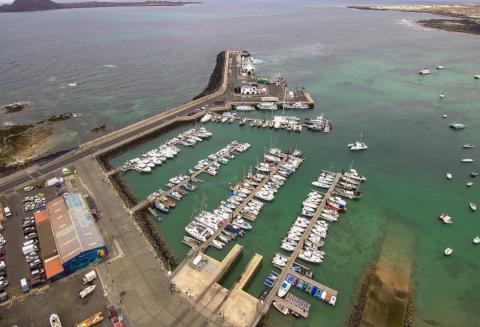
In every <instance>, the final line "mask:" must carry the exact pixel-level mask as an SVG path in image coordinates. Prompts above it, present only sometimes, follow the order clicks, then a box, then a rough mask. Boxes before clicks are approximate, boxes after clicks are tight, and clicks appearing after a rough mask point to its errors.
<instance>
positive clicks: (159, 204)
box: [155, 201, 170, 213]
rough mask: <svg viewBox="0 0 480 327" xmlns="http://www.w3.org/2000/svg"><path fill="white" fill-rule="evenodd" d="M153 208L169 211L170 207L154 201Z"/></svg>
mask: <svg viewBox="0 0 480 327" xmlns="http://www.w3.org/2000/svg"><path fill="white" fill-rule="evenodd" d="M155 209H157V210H158V211H160V212H163V213H168V212H169V211H170V207H169V206H167V205H166V204H165V203H163V202H161V201H157V202H155Z"/></svg>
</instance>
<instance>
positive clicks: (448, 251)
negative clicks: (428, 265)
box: [443, 248, 453, 257]
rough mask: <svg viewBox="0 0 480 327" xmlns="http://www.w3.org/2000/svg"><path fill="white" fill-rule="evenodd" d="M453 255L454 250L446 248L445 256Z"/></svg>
mask: <svg viewBox="0 0 480 327" xmlns="http://www.w3.org/2000/svg"><path fill="white" fill-rule="evenodd" d="M452 253H453V249H452V248H446V249H445V251H443V254H445V255H446V256H447V257H448V256H449V255H451V254H452Z"/></svg>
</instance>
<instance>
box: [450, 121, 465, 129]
mask: <svg viewBox="0 0 480 327" xmlns="http://www.w3.org/2000/svg"><path fill="white" fill-rule="evenodd" d="M448 126H449V127H450V128H452V129H455V130H458V129H464V128H465V127H466V126H465V125H464V124H462V123H457V122H453V123H450V125H448Z"/></svg>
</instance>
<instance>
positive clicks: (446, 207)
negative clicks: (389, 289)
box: [0, 1, 480, 326]
mask: <svg viewBox="0 0 480 327" xmlns="http://www.w3.org/2000/svg"><path fill="white" fill-rule="evenodd" d="M250 4H251V3H250ZM336 5H337V3H333V4H330V3H327V4H323V3H322V4H321V5H320V4H318V3H312V2H309V1H305V2H289V1H282V2H278V3H276V5H275V6H272V5H271V3H270V2H268V1H266V2H255V4H254V5H253V6H252V5H244V2H242V3H224V2H221V3H220V4H218V3H217V2H216V3H207V4H204V5H199V6H189V7H185V8H167V9H165V10H163V9H162V10H153V9H150V8H134V9H128V10H125V9H111V10H110V9H102V10H89V9H86V10H72V11H65V12H60V11H56V12H45V13H25V14H22V18H23V19H17V17H18V16H15V15H2V19H1V20H0V27H1V28H2V31H3V33H2V34H1V35H0V43H1V44H2V45H6V46H2V51H1V52H0V62H2V64H1V65H0V73H1V75H2V79H0V89H1V90H2V92H1V94H0V103H2V104H3V103H9V102H12V101H18V100H31V101H32V106H31V108H30V109H29V110H26V111H25V112H22V113H18V114H12V115H8V116H6V115H4V114H2V116H1V121H2V122H3V121H7V120H12V121H25V122H30V121H35V120H38V119H39V118H42V117H45V116H47V115H49V114H51V113H60V112H65V111H72V112H81V113H82V114H83V115H82V116H81V117H80V118H78V119H76V120H72V121H70V122H67V123H66V124H65V125H60V131H58V133H62V135H66V136H65V137H64V138H62V142H63V146H70V145H71V144H72V143H75V142H78V140H84V139H88V138H92V137H94V135H93V134H91V133H89V132H88V127H89V126H91V125H92V124H98V123H106V124H107V126H108V127H109V128H110V129H117V128H119V127H121V126H125V125H127V124H129V123H131V122H133V121H136V120H138V119H141V118H142V117H146V116H149V115H153V114H155V113H158V112H161V111H164V110H167V109H168V108H170V107H171V106H173V105H176V104H179V103H182V102H184V101H186V100H188V99H190V98H192V97H193V96H194V95H196V94H197V93H198V92H199V91H200V90H201V89H202V88H203V86H204V85H205V84H206V80H207V78H208V75H209V73H210V71H211V69H212V68H213V64H214V57H215V55H216V54H217V53H218V52H219V51H221V50H223V49H228V48H232V49H238V48H244V49H248V50H250V51H251V52H252V53H253V54H254V55H255V56H257V57H259V58H261V59H263V60H264V63H263V64H262V65H260V66H259V67H258V68H259V70H260V71H262V72H265V74H273V73H281V74H283V75H284V76H285V77H286V78H287V79H288V82H289V86H290V87H291V88H296V87H301V86H305V87H306V88H307V89H308V90H309V92H310V93H311V94H312V96H313V97H314V99H315V100H316V108H315V109H314V111H312V112H308V113H305V114H300V115H301V116H303V115H311V116H313V115H317V114H319V113H321V112H324V113H325V114H326V116H327V117H328V118H329V119H331V120H332V121H333V124H334V128H333V131H332V133H331V134H330V135H323V134H313V133H310V132H309V131H305V132H303V133H302V134H300V135H299V134H288V133H287V132H282V131H279V132H275V131H271V130H260V129H253V128H250V127H244V128H240V127H238V126H232V125H228V126H227V125H214V124H212V123H210V124H207V125H206V127H207V128H208V129H209V130H210V131H212V132H213V133H214V136H213V137H212V139H211V140H210V141H207V142H204V143H202V144H199V145H197V146H195V147H193V148H189V149H183V150H182V152H181V153H180V154H179V156H178V158H177V160H175V161H170V162H168V163H167V164H165V165H164V166H162V168H157V169H156V170H154V172H152V173H151V174H150V175H140V174H137V173H134V172H130V173H127V174H125V178H126V179H127V180H128V182H129V184H130V185H131V187H132V189H133V191H134V192H135V194H136V195H137V196H138V197H139V198H143V197H144V196H145V195H147V194H149V193H150V192H152V191H153V190H155V189H157V188H159V187H164V186H163V184H164V183H165V182H166V180H168V179H169V178H170V177H171V176H173V175H178V174H179V173H182V172H184V171H185V170H187V169H188V168H191V167H193V165H194V164H195V163H196V162H197V161H198V160H199V159H202V158H205V157H206V156H207V155H208V154H210V153H212V152H214V151H217V150H218V149H220V148H222V147H223V146H225V145H226V144H227V143H229V142H230V141H231V140H233V139H238V140H240V141H244V142H249V143H251V144H252V145H253V147H252V148H251V149H250V150H249V151H247V152H245V153H243V154H240V155H238V156H237V158H236V159H235V160H233V161H232V162H231V163H229V164H228V165H227V166H222V168H221V170H220V173H219V174H218V175H217V176H216V177H212V176H209V175H204V176H201V177H200V178H201V179H202V180H204V181H205V183H199V184H198V185H199V189H198V191H196V192H194V193H193V194H191V195H189V196H188V197H187V198H186V199H185V200H183V201H181V202H180V203H179V204H178V208H176V209H175V210H174V211H173V212H172V213H171V214H169V215H168V216H166V217H165V219H164V221H163V222H161V223H160V224H159V229H160V230H161V231H163V233H164V235H165V237H166V238H167V241H168V243H169V244H170V246H171V248H172V251H173V252H174V253H175V254H176V255H177V256H179V257H180V258H181V257H182V256H183V255H184V254H185V253H186V251H187V250H188V249H187V247H185V246H184V245H183V244H181V242H180V240H181V238H182V237H183V235H184V231H183V228H184V226H185V225H186V224H187V223H188V221H190V219H191V217H192V215H193V213H194V212H196V211H198V210H200V208H201V207H202V205H203V206H204V207H206V208H207V209H211V208H213V207H215V206H217V205H218V203H219V201H220V200H221V199H223V198H224V197H225V192H226V189H227V186H228V184H229V183H231V182H234V181H236V180H238V179H239V178H240V177H241V176H242V174H243V173H244V171H246V170H247V169H248V168H249V167H250V166H251V165H253V164H255V163H256V161H257V158H259V157H260V156H261V154H262V152H263V150H264V148H267V147H269V146H270V145H275V146H278V147H281V148H292V147H298V148H300V149H301V150H302V151H304V153H305V156H306V160H305V162H304V164H303V165H302V166H301V167H300V169H299V170H298V171H297V172H296V173H295V174H294V175H293V176H292V177H291V178H290V179H289V180H288V181H287V183H286V184H285V186H284V187H283V188H282V189H281V190H280V191H279V192H278V195H277V197H276V199H275V201H274V202H272V203H271V204H267V205H266V207H265V209H264V211H263V212H262V214H261V215H260V216H259V217H258V219H257V221H256V222H255V223H254V229H253V230H252V231H251V232H249V233H248V234H247V236H246V237H245V238H243V239H241V240H240V244H242V245H244V254H243V256H242V259H241V260H240V261H239V262H238V264H237V265H236V266H235V269H234V270H233V271H232V272H231V274H230V275H229V276H228V277H227V278H226V280H225V281H224V282H223V284H224V285H225V286H226V287H230V286H231V285H232V284H233V282H234V280H235V278H236V277H237V276H238V275H239V273H240V272H241V271H242V269H243V267H244V266H245V264H246V263H247V262H248V260H249V259H250V258H251V257H252V255H253V254H254V253H255V252H258V253H260V254H262V255H263V256H264V263H263V266H262V269H261V271H260V272H259V273H258V274H257V277H256V278H255V279H254V280H253V282H252V283H251V284H250V285H249V287H248V289H247V291H248V292H250V293H251V294H252V295H255V296H257V295H258V294H259V293H260V291H261V289H262V281H263V278H264V276H265V275H266V273H267V272H268V271H269V270H270V269H271V265H270V260H271V258H272V255H273V253H275V252H277V251H279V245H280V240H281V238H282V236H283V234H284V233H286V231H287V230H288V227H289V226H290V224H291V223H292V221H293V220H294V219H295V217H296V216H297V214H298V210H299V204H300V202H301V201H302V200H303V199H304V197H305V196H306V194H307V193H308V192H309V190H310V188H311V187H310V182H311V181H312V180H313V179H314V178H315V177H316V176H317V175H318V173H319V172H320V170H321V169H329V168H332V169H336V170H341V169H344V168H346V167H348V166H349V165H350V164H351V163H352V161H353V163H354V166H355V167H356V168H357V169H358V170H359V171H360V172H361V173H362V174H365V175H366V176H367V177H368V178H369V181H368V182H367V183H365V184H364V185H362V191H363V192H364V195H363V198H362V199H361V200H360V201H358V202H352V203H351V204H350V205H349V211H348V213H347V214H346V215H344V217H343V218H342V220H341V221H340V222H338V223H337V224H334V225H332V226H331V228H330V231H329V237H328V239H327V244H326V246H325V250H326V252H327V257H326V260H325V262H324V263H323V264H322V265H321V266H316V267H313V266H312V267H313V268H314V271H315V273H316V279H317V280H319V281H321V282H322V283H324V284H326V285H329V286H330V287H332V288H335V289H337V290H338V291H339V299H338V302H337V305H336V306H335V307H330V306H328V305H326V304H324V303H321V302H319V301H317V300H315V299H313V298H309V296H308V295H306V294H300V293H297V295H300V296H301V297H302V298H304V299H306V300H309V301H311V302H312V304H313V307H312V312H311V316H310V318H309V319H308V320H306V321H303V320H300V321H299V320H294V319H293V318H290V317H288V318H285V317H283V316H280V315H279V314H277V313H276V312H274V311H272V313H271V321H272V323H273V324H274V325H279V326H327V325H328V326H340V325H342V323H343V322H344V321H345V319H346V317H347V314H348V312H349V310H350V305H351V301H352V299H353V297H354V295H355V292H356V290H357V286H358V282H359V280H360V278H361V276H362V274H363V273H364V272H365V270H366V269H367V267H368V266H369V265H370V264H372V263H374V262H375V260H376V257H377V255H378V251H379V248H380V246H381V242H382V239H383V235H384V231H385V229H386V226H388V224H389V223H390V222H391V221H401V222H402V223H404V224H406V225H407V226H408V227H409V229H410V230H412V231H413V232H412V233H413V234H414V235H413V236H414V238H415V240H416V241H415V256H414V257H413V258H412V259H413V275H412V287H413V290H414V294H415V297H416V305H417V315H416V319H415V325H416V326H430V324H429V322H432V321H436V322H437V324H438V325H444V326H452V325H460V326H475V325H478V321H479V320H480V314H479V312H478V310H476V307H475V303H478V301H479V300H480V284H479V283H478V282H476V281H477V280H478V271H479V264H478V262H479V259H480V248H479V247H475V246H473V244H472V238H473V237H474V235H476V234H480V220H479V219H478V213H476V214H473V213H471V212H470V211H469V210H468V208H467V204H468V202H470V201H475V202H477V203H480V192H479V186H480V180H478V181H477V180H474V182H475V185H474V186H473V187H472V188H470V189H467V188H466V187H465V183H466V182H467V181H468V179H469V178H468V175H469V173H470V171H471V170H473V169H479V167H478V161H479V160H480V156H479V155H478V149H473V150H468V152H467V150H463V149H461V145H462V144H464V143H475V144H477V146H480V134H479V133H478V130H479V126H480V116H479V114H478V103H479V100H480V96H479V94H480V92H479V88H480V84H479V83H478V81H475V80H474V79H473V75H474V74H478V73H480V72H479V71H478V67H479V58H478V53H480V43H479V42H478V40H479V39H478V37H476V36H473V35H463V34H456V33H448V32H442V31H436V30H427V29H422V28H419V27H418V26H415V25H414V24H412V23H411V22H412V21H414V20H415V19H417V18H424V17H431V16H430V15H419V14H409V13H393V12H392V13H390V12H365V11H356V10H349V9H345V8H340V7H335V6H336ZM280 28H281V29H282V32H281V33H279V29H280ZM249 29H253V30H255V31H256V33H255V34H253V35H252V34H247V33H245V31H246V30H249ZM60 31H61V33H60ZM104 64H114V65H117V66H118V67H117V68H114V69H111V70H108V69H106V70H105V69H103V68H102V65H104ZM440 64H441V65H445V66H446V67H447V69H445V70H443V71H436V70H434V69H432V74H431V75H430V76H419V75H417V74H416V72H417V71H418V70H419V69H422V68H424V67H430V68H433V67H435V66H436V65H440ZM52 76H55V77H56V79H55V80H54V81H52V82H49V78H50V77H52ZM73 81H78V82H79V84H78V86H77V87H75V88H67V87H65V84H66V83H69V82H73ZM440 93H445V94H446V98H445V99H444V100H440V99H439V94H440ZM444 113H446V114H448V118H447V119H443V118H442V114H444ZM257 115H258V114H257ZM454 120H460V121H463V122H465V123H466V124H467V128H466V129H465V130H463V131H458V132H455V131H452V130H450V129H449V128H448V123H449V122H451V121H454ZM362 129H364V130H365V131H366V136H367V143H368V145H369V149H368V150H367V151H366V152H365V153H350V152H348V151H347V149H346V144H348V143H350V142H351V141H352V140H353V139H354V138H356V137H358V135H359V134H360V131H361V130H362ZM179 132H180V130H176V131H172V132H170V133H169V134H168V135H163V136H161V137H159V138H158V139H155V140H152V141H151V142H149V143H148V144H143V145H141V146H139V147H137V148H136V149H133V150H131V151H130V152H129V153H126V154H124V155H122V156H121V157H119V158H116V159H115V160H114V163H115V164H117V165H118V164H119V163H121V162H123V161H124V160H125V159H128V158H132V157H135V156H137V155H138V154H140V153H143V152H145V151H146V150H148V149H151V148H153V147H154V146H158V145H159V144H160V143H162V142H163V141H165V140H166V139H167V138H171V137H173V136H174V135H176V134H178V133H179ZM63 133H65V134H63ZM466 153H468V156H469V157H472V158H474V159H476V162H475V163H474V164H472V165H464V164H461V163H460V162H459V160H460V159H461V158H462V157H466V156H467V154H466ZM447 171H449V172H452V173H453V175H454V179H453V180H452V181H450V182H448V181H447V180H446V179H445V173H446V172H447ZM443 211H445V212H447V213H448V214H450V215H451V216H452V217H453V218H454V224H453V225H452V226H446V225H443V224H441V223H439V222H438V220H437V218H436V217H437V216H438V214H439V213H440V212H443ZM447 246H450V247H452V248H453V249H454V251H455V253H454V255H453V256H451V257H449V258H448V259H447V258H444V257H443V256H442V251H443V249H444V248H445V247H447ZM208 254H210V255H212V256H214V257H216V258H218V259H221V258H222V257H223V256H224V255H225V254H226V250H224V251H218V250H215V249H212V250H209V251H208ZM427 321H428V322H427Z"/></svg>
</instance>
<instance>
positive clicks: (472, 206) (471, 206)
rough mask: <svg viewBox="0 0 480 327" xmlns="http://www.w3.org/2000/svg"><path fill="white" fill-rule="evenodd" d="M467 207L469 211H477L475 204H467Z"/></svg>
mask: <svg viewBox="0 0 480 327" xmlns="http://www.w3.org/2000/svg"><path fill="white" fill-rule="evenodd" d="M468 206H469V207H470V210H472V211H477V204H476V203H473V202H470V203H469V204H468Z"/></svg>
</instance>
